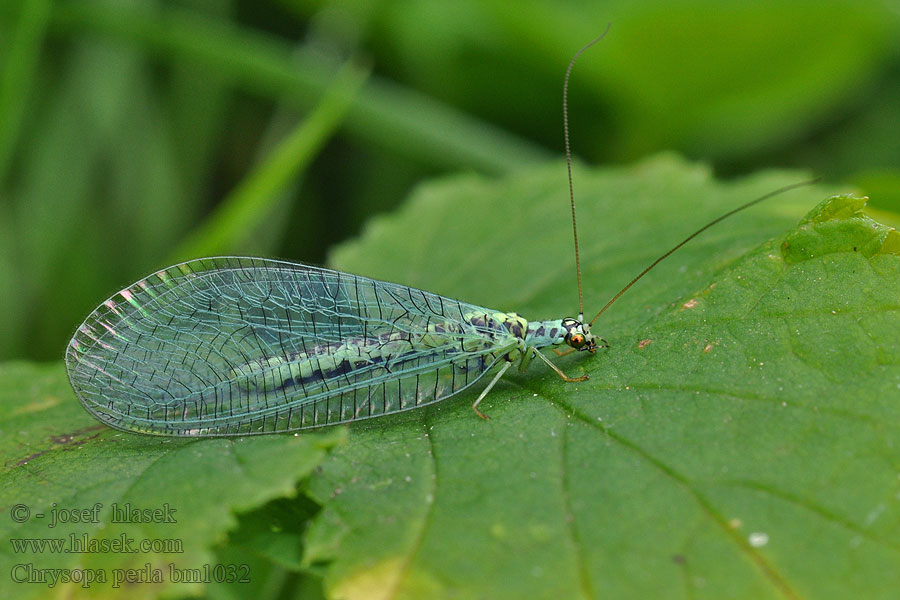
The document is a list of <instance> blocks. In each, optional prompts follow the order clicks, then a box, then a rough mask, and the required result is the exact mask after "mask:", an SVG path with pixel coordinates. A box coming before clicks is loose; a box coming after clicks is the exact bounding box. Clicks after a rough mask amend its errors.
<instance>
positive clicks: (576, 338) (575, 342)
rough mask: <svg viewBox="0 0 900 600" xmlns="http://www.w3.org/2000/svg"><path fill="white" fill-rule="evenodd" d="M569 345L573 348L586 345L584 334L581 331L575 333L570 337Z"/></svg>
mask: <svg viewBox="0 0 900 600" xmlns="http://www.w3.org/2000/svg"><path fill="white" fill-rule="evenodd" d="M569 345H570V346H572V347H573V348H581V347H582V346H584V335H582V334H580V333H573V334H572V336H571V337H570V338H569Z"/></svg>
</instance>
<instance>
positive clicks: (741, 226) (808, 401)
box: [305, 156, 900, 598]
mask: <svg viewBox="0 0 900 600" xmlns="http://www.w3.org/2000/svg"><path fill="white" fill-rule="evenodd" d="M575 177H576V179H575V182H576V192H577V195H578V199H579V203H580V204H579V210H580V214H579V224H580V227H581V229H580V237H581V241H582V268H583V271H584V289H585V298H586V303H587V306H586V310H587V312H588V313H589V314H590V313H591V311H596V310H597V309H598V308H599V306H600V305H601V304H602V302H603V301H604V300H605V299H606V298H607V297H609V296H611V295H612V294H613V293H615V291H616V290H618V289H619V288H620V287H621V286H623V285H624V284H625V283H627V282H628V280H629V279H630V278H631V277H632V276H633V275H634V274H635V273H637V272H639V271H640V269H641V268H642V267H643V266H645V265H647V264H649V263H650V262H651V261H652V260H653V259H654V258H655V257H656V256H658V255H659V254H661V253H662V252H663V251H665V250H667V249H668V248H669V247H671V246H673V245H674V244H675V243H677V242H678V241H679V240H680V239H682V238H684V237H685V236H686V235H687V234H689V233H690V232H691V231H692V230H694V229H696V228H697V227H699V226H700V225H702V224H703V223H704V222H706V221H708V220H710V219H711V218H713V217H715V216H717V215H719V214H721V213H723V212H725V211H726V210H728V209H730V208H733V207H734V206H737V205H738V204H740V203H742V202H746V201H748V200H750V199H752V198H754V197H757V196H760V195H762V194H764V193H766V192H769V191H771V190H773V189H776V188H778V187H780V186H783V185H785V184H788V183H794V182H797V181H802V180H803V179H805V178H806V175H805V174H798V173H784V172H781V173H776V172H770V173H764V174H760V175H758V176H754V177H751V178H747V179H743V180H740V181H736V182H732V183H721V182H717V181H715V180H714V179H712V178H711V176H710V174H709V172H708V171H707V170H705V169H704V168H702V167H698V166H695V165H689V164H685V163H683V162H682V161H680V160H678V159H675V158H672V157H666V156H663V157H657V158H656V159H654V160H651V161H647V162H644V163H640V164H638V165H635V166H634V167H631V168H627V169H604V170H593V171H588V170H586V169H583V168H580V167H579V168H576V175H575ZM832 193H833V190H830V189H828V190H826V189H825V188H824V187H821V186H816V187H808V188H803V189H800V190H795V191H792V192H790V193H788V194H784V195H781V196H778V197H777V198H775V199H772V200H770V201H768V202H767V203H765V204H763V205H760V206H758V207H754V208H753V209H751V210H749V211H747V212H744V213H742V214H740V215H738V216H735V217H733V218H731V219H729V220H728V221H726V222H725V223H723V224H722V225H719V226H717V227H716V228H714V229H712V230H710V231H709V232H706V233H704V234H703V235H702V236H700V237H699V238H698V239H696V240H694V241H693V242H691V243H690V244H689V245H688V246H686V247H685V248H684V249H683V250H681V251H679V252H678V253H677V254H675V255H674V256H673V257H672V258H670V259H668V260H667V261H665V262H663V263H662V264H661V265H660V266H659V267H658V268H657V269H656V270H654V271H653V272H652V273H651V274H650V275H648V277H647V278H645V279H644V280H642V281H641V282H640V283H639V284H637V285H636V286H635V287H634V288H632V290H631V291H629V292H628V294H626V295H625V296H623V297H622V299H621V300H620V301H619V302H618V303H617V304H616V305H615V306H614V307H613V308H612V309H611V310H610V311H609V312H607V313H605V314H604V316H603V317H602V319H601V320H599V321H598V322H597V324H596V325H595V326H594V332H595V333H600V334H601V335H603V336H604V337H605V338H606V339H607V340H609V342H610V345H611V347H610V349H609V350H608V351H605V352H598V353H597V355H595V356H590V355H587V356H582V355H572V356H568V357H565V358H556V357H554V356H553V355H552V354H550V356H551V357H552V358H554V361H555V362H556V363H557V364H558V365H559V366H560V367H561V368H562V369H563V370H564V371H565V372H566V373H568V374H569V375H571V376H576V375H580V374H583V373H586V374H589V375H590V376H591V379H590V380H589V381H587V382H582V383H575V384H566V383H564V382H562V381H560V380H559V378H558V377H557V376H556V375H554V374H553V373H552V372H549V370H548V369H546V368H544V367H542V365H541V364H540V363H539V362H537V361H535V362H534V363H532V367H531V369H530V370H529V372H527V373H524V374H513V375H508V376H507V377H506V378H504V380H503V381H501V383H500V384H498V385H497V387H496V388H495V389H494V390H493V391H492V392H491V394H490V395H489V396H488V397H487V398H486V399H485V401H484V402H483V403H482V405H481V408H483V409H484V410H485V411H486V412H487V413H488V414H489V415H490V417H491V420H490V421H487V422H484V421H482V420H480V419H478V418H477V417H476V416H475V415H474V414H473V413H472V411H471V408H470V405H471V402H472V401H473V400H474V397H475V394H476V393H477V392H472V393H467V394H463V395H461V396H460V397H458V398H455V399H451V400H449V401H447V402H444V403H441V404H439V405H437V406H434V407H430V408H427V409H423V410H420V411H413V412H411V413H405V414H403V415H399V416H395V417H387V418H383V419H379V420H377V421H373V422H367V423H360V424H358V425H357V426H355V427H353V428H352V429H351V437H350V440H349V443H348V444H346V445H345V446H343V447H341V448H340V449H339V450H338V451H336V452H335V453H333V454H332V455H331V456H330V457H329V459H327V460H326V462H325V465H324V469H323V472H322V474H321V476H320V477H317V478H314V479H313V480H312V481H311V483H310V489H309V493H310V494H311V495H312V497H314V498H315V499H316V500H318V501H319V502H320V503H322V504H323V505H324V510H323V511H322V513H321V514H320V515H319V517H318V518H317V520H316V522H315V525H314V527H313V529H312V530H311V531H310V533H309V535H308V536H307V546H306V547H307V554H306V556H305V560H306V562H307V564H310V565H321V566H322V567H323V568H324V569H325V588H326V591H327V594H328V596H329V597H333V598H426V597H427V598H449V597H453V598H523V597H527V598H590V597H614V598H648V597H653V598H670V597H671V598H677V597H697V598H722V597H744V598H801V597H815V598H846V597H850V596H856V597H866V598H889V597H893V596H894V595H895V594H896V590H897V589H900V571H898V570H897V569H896V565H897V561H898V558H900V544H898V542H897V540H898V539H900V537H898V534H900V527H898V526H900V502H898V498H900V478H898V472H900V458H898V455H897V453H896V448H897V447H898V445H900V431H898V423H900V343H898V341H897V340H898V339H900V293H898V292H900V257H898V256H897V254H896V252H897V245H896V240H897V233H896V232H895V231H893V230H890V229H888V228H885V227H884V226H880V225H878V224H877V223H875V222H874V221H871V220H868V219H867V218H866V217H865V216H864V215H863V214H862V212H861V210H862V204H863V201H862V200H860V199H857V198H854V197H852V196H835V197H832V198H830V199H828V200H826V201H825V202H822V200H823V198H827V197H828V196H831V195H832ZM565 205H566V199H565V170H564V166H563V165H561V164H555V165H551V166H548V167H547V168H544V169H537V170H535V171H533V172H531V173H530V174H528V175H524V176H519V177H515V178H510V179H506V180H503V181H499V182H490V181H486V180H484V179H481V178H477V177H457V178H454V179H451V180H448V181H445V182H443V183H437V184H431V185H428V186H425V187H423V188H422V189H421V190H419V192H418V193H417V194H416V195H415V197H414V198H413V199H412V200H411V201H410V202H409V203H408V204H407V205H406V207H405V208H404V209H403V210H402V211H400V212H399V213H397V214H395V215H391V216H388V217H384V218H381V219H376V220H374V221H373V222H372V223H371V225H370V227H369V228H368V230H367V232H366V233H365V235H364V236H363V237H362V239H361V240H359V241H358V242H356V243H352V244H348V245H345V246H344V247H342V248H340V249H339V250H338V251H337V252H335V253H334V255H333V261H332V262H333V264H334V266H336V267H338V268H341V269H343V270H347V271H350V272H357V273H361V274H365V275H367V276H373V277H379V278H383V279H387V280H393V281H398V282H402V283H405V284H409V285H415V286H417V287H422V288H425V289H429V290H432V291H436V292H438V293H442V294H445V295H448V296H451V297H457V298H460V299H463V300H466V301H470V302H475V303H478V304H482V305H485V306H490V307H493V308H497V309H500V310H516V311H518V312H520V313H522V314H523V315H525V316H526V317H527V318H532V319H542V318H551V317H557V318H558V317H563V316H569V315H573V314H574V313H575V312H576V306H577V305H576V295H575V290H574V269H573V266H572V259H571V239H570V235H571V233H570V231H571V230H570V229H569V227H570V225H568V224H567V223H566V220H567V215H566V207H565ZM816 205H818V207H817V208H815V209H814V210H813V211H812V212H811V213H810V212H809V211H810V209H812V208H813V207H815V206H816ZM806 213H809V214H808V215H807V217H806V218H803V219H802V220H801V218H802V217H803V215H804V214H806ZM798 221H799V225H798ZM854 247H855V248H856V250H854Z"/></svg>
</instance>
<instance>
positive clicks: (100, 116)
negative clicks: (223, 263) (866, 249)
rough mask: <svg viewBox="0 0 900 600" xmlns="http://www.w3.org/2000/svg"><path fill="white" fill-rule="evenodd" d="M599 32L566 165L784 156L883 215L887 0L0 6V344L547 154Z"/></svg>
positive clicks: (295, 254)
mask: <svg viewBox="0 0 900 600" xmlns="http://www.w3.org/2000/svg"><path fill="white" fill-rule="evenodd" d="M607 23H612V29H611V30H610V33H609V35H608V36H607V38H606V39H605V40H604V41H603V42H602V43H601V45H600V46H598V47H596V48H594V49H593V50H592V51H591V52H590V53H589V54H587V55H586V56H585V57H584V58H583V59H582V60H581V62H580V63H579V64H578V67H577V68H576V69H575V74H574V78H573V83H572V88H571V90H570V116H571V120H572V123H571V125H572V132H573V144H574V148H575V152H576V154H578V155H579V156H580V157H581V158H583V159H584V160H585V161H588V162H590V163H593V164H613V163H625V162H629V161H632V160H635V159H637V158H639V157H642V156H645V155H647V154H652V153H655V152H658V151H661V150H675V151H678V152H680V153H682V154H684V155H686V156H688V157H690V158H692V159H697V160H702V161H707V162H709V163H711V164H712V165H713V166H714V168H715V170H716V172H717V173H718V174H719V175H720V176H724V177H733V176H739V175H741V174H744V173H748V172H752V171H754V170H756V169H759V168H763V167H771V166H792V167H801V168H803V169H806V170H809V171H812V172H815V173H817V174H820V175H822V176H824V177H825V178H826V179H827V180H829V181H833V182H838V183H846V184H848V185H851V186H853V189H856V190H859V191H863V192H866V193H869V194H871V195H872V196H873V198H872V200H873V203H874V205H875V207H876V208H882V209H888V210H894V211H897V210H898V207H900V192H898V189H900V185H898V184H900V170H898V168H897V167H898V156H900V44H898V39H900V35H898V34H900V4H898V3H897V2H896V1H888V0H884V1H877V0H870V1H829V0H816V1H814V2H806V1H796V0H794V1H776V0H760V1H756V2H752V3H751V2H737V1H735V2H727V1H704V0H675V1H672V0H628V1H624V0H623V1H610V2H577V1H574V0H568V1H560V0H552V1H551V0H531V1H521V2H502V1H495V0H454V1H453V2H447V1H446V0H416V1H394V2H387V1H379V0H360V1H349V0H348V1H327V0H320V1H317V0H271V1H267V2H265V1H253V0H181V1H178V2H175V1H172V2H164V1H155V2H154V1H149V0H107V1H100V0H82V1H62V0H56V1H51V0H5V1H4V2H0V315H2V320H0V359H9V358H14V357H27V358H32V359H56V358H59V357H61V355H62V353H63V348H64V346H65V343H66V341H67V339H68V338H69V336H70V335H71V334H72V332H73V331H74V329H75V327H76V326H77V325H78V323H80V322H81V320H82V319H83V318H84V317H85V316H86V315H87V313H88V312H89V311H90V310H92V309H93V308H94V307H95V306H96V305H97V304H99V303H100V302H101V301H102V300H103V299H104V298H106V297H108V296H110V295H111V294H113V293H114V292H115V291H117V290H118V289H120V288H122V287H124V286H125V285H128V284H130V283H132V282H133V281H134V280H136V279H138V278H140V277H142V276H144V275H146V274H147V273H149V272H152V271H154V270H156V269H158V268H161V267H163V266H167V265H168V264H169V263H171V262H173V261H176V260H182V259H187V258H192V257H195V256H197V255H200V254H221V253H240V254H243V253H247V254H257V255H268V256H277V257H282V258H289V259H295V260H302V261H306V262H313V263H321V262H324V261H325V260H326V255H327V251H328V248H329V247H330V246H332V245H333V244H335V243H338V242H340V241H341V240H343V239H346V238H347V237H349V236H352V235H354V234H355V233H357V232H358V231H359V230H360V228H361V227H362V225H363V224H364V222H365V220H366V219H367V218H368V217H369V216H371V215H373V214H376V213H379V212H383V211H387V210H390V209H391V208H392V207H394V206H396V205H397V204H398V203H399V202H401V201H402V200H403V198H404V197H405V196H406V195H407V194H408V192H409V191H410V189H411V187H412V186H414V185H415V184H416V183H417V182H420V181H423V180H424V179H427V178H431V177H435V176H439V175H441V174H445V173H453V172H458V171H475V172H481V173H485V174H487V175H500V174H504V173H511V172H514V171H515V170H517V169H525V168H529V167H531V166H533V165H535V164H536V163H538V162H541V161H544V160H548V159H551V160H552V159H558V157H559V156H560V155H561V148H562V126H561V108H560V102H561V85H562V79H563V74H564V71H565V67H566V64H567V63H568V60H569V58H570V57H571V56H572V54H573V53H574V52H575V51H576V50H577V49H578V48H579V47H580V46H582V45H583V44H584V43H586V42H587V41H589V40H590V39H592V38H593V37H595V36H596V35H598V34H599V33H600V32H601V31H602V30H603V29H604V27H605V26H606V24H607ZM576 187H577V174H576ZM566 195H567V191H566V188H565V174H564V172H561V173H560V210H565V198H566ZM581 201H582V202H585V201H589V199H584V198H582V199H581ZM660 201H661V202H664V201H665V198H664V197H661V198H660ZM686 217H687V216H686ZM525 242H526V241H525V240H523V243H525Z"/></svg>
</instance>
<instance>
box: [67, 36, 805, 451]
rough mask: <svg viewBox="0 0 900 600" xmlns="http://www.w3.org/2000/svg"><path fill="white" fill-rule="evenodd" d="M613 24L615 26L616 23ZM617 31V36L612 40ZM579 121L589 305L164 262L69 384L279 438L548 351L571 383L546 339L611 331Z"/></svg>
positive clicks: (246, 263)
mask: <svg viewBox="0 0 900 600" xmlns="http://www.w3.org/2000/svg"><path fill="white" fill-rule="evenodd" d="M607 30H608V27H607ZM605 34H606V32H604V34H603V35H605ZM603 35H601V36H600V37H598V38H597V39H595V40H594V41H592V42H591V43H590V44H588V45H586V46H585V47H584V48H582V49H581V50H579V51H578V52H577V53H576V54H575V56H574V57H573V59H572V62H571V63H570V64H569V67H568V69H567V71H566V77H565V83H564V87H563V123H564V133H565V146H566V158H567V161H568V169H569V193H570V201H571V208H572V219H573V220H572V224H573V232H574V238H575V262H576V273H577V281H578V301H579V314H578V317H577V318H572V317H567V318H562V319H551V320H546V321H527V320H525V319H524V318H523V317H521V316H519V315H518V314H516V313H508V312H502V311H497V310H492V309H489V308H485V307H481V306H476V305H474V304H468V303H465V302H461V301H459V300H453V299H450V298H446V297H443V296H439V295H438V294H433V293H430V292H426V291H422V290H418V289H414V288H411V287H407V286H405V285H400V284H396V283H388V282H384V281H377V280H374V279H369V278H366V277H361V276H358V275H350V274H347V273H342V272H339V271H333V270H330V269H324V268H319V267H313V266H309V265H303V264H296V263H290V262H282V261H277V260H269V259H263V258H249V257H236V256H230V257H215V258H201V259H197V260H192V261H188V262H185V263H181V264H178V265H175V266H172V267H169V268H166V269H162V270H160V271H157V272H156V273H153V274H152V275H149V276H148V277H145V278H144V279H141V280H140V281H138V282H136V283H134V284H132V285H130V286H128V287H127V288H125V289H123V290H121V291H120V292H118V293H116V294H115V295H113V296H112V297H111V298H109V299H108V300H106V301H105V302H103V303H102V304H101V305H100V306H99V307H97V308H96V309H95V310H94V311H93V312H92V313H91V314H90V315H89V316H88V317H87V319H85V321H84V323H82V324H81V326H80V327H79V328H78V330H77V331H76V333H75V335H74V336H73V337H72V340H71V341H70V342H69V345H68V347H67V349H66V367H67V370H68V373H69V380H70V381H71V384H72V387H73V388H74V390H75V393H76V394H77V395H78V397H79V399H80V400H81V403H82V404H83V405H84V407H85V408H86V409H87V410H88V412H90V413H91V414H92V415H94V416H95V417H96V418H97V419H99V420H100V421H102V422H103V423H106V424H107V425H110V426H112V427H114V428H117V429H121V430H124V431H129V432H137V433H146V434H154V435H172V436H229V435H248V434H261V433H276V432H286V431H295V430H301V429H310V428H316V427H321V426H325V425H334V424H338V423H347V422H350V421H356V420H360V419H366V418H371V417H377V416H381V415H387V414H391V413H396V412H400V411H405V410H409V409H413V408H416V407H420V406H425V405H428V404H432V403H434V402H438V401H440V400H443V399H445V398H449V397H451V396H453V395H456V394H458V393H460V392H462V391H463V390H466V389H468V388H470V387H472V386H473V385H474V384H475V383H476V382H478V381H479V380H480V379H481V377H482V376H483V375H485V373H487V372H489V371H491V370H493V369H494V368H495V367H499V369H498V370H497V372H496V374H495V376H494V377H493V379H491V381H490V383H488V385H487V386H486V387H485V388H484V389H483V390H482V392H481V394H480V395H479V396H478V398H477V399H476V400H475V402H474V403H473V405H472V408H473V409H474V410H475V412H476V413H477V414H478V415H479V416H482V417H484V418H487V417H486V416H485V415H484V414H483V413H481V412H480V411H479V410H478V404H479V403H480V402H481V400H482V399H483V398H484V397H485V396H486V395H487V393H488V392H489V391H490V390H491V388H493V386H494V385H495V384H496V383H497V381H499V379H500V378H501V377H502V376H503V375H504V374H505V373H506V371H507V369H509V368H510V366H512V365H513V364H518V365H519V369H520V370H522V371H524V370H525V369H526V368H527V367H528V365H529V363H530V362H531V361H532V360H533V359H534V358H539V359H540V360H542V361H543V362H544V363H546V364H547V365H549V366H550V367H551V368H552V369H553V370H554V371H555V372H556V373H557V374H558V375H559V376H560V377H561V378H563V379H564V380H566V381H583V380H585V379H587V376H586V375H585V376H582V377H575V378H570V377H567V376H566V375H565V374H564V373H563V372H562V371H561V370H560V369H559V368H558V367H556V366H555V365H554V364H553V363H552V362H551V361H550V360H549V359H548V358H547V357H546V356H544V354H543V353H541V352H540V350H541V349H542V348H547V347H553V346H562V345H566V346H568V351H567V352H572V351H576V350H577V351H587V352H591V353H593V352H595V351H596V350H597V348H598V347H604V346H607V344H606V342H605V341H604V340H602V339H601V338H599V337H598V336H596V335H594V334H593V333H592V332H591V326H592V325H593V323H594V321H596V319H597V318H598V317H599V316H600V315H601V314H603V312H605V311H606V309H607V308H609V306H610V305H612V304H613V303H614V302H615V301H616V300H617V299H618V298H619V297H620V296H621V295H622V294H623V293H625V291H627V290H628V289H629V288H630V287H631V286H632V285H633V284H634V283H635V282H637V281H638V280H639V279H640V278H641V277H643V276H644V275H645V274H646V273H647V272H648V271H649V270H650V269H652V268H653V267H655V266H656V265H657V264H658V263H659V262H660V261H662V260H663V259H665V258H666V257H668V256H669V255H670V254H672V253H673V252H675V250H677V249H678V248H680V247H681V246H682V245H684V244H685V243H687V242H688V241H689V240H691V239H693V237H695V236H696V235H698V234H699V233H701V232H702V231H704V230H705V229H707V228H708V227H711V226H712V225H714V224H715V223H718V222H719V221H721V220H722V219H724V218H726V217H728V216H730V215H732V214H734V213H736V212H738V211H740V210H743V209H745V208H748V207H749V206H752V205H753V204H756V203H758V202H761V201H762V200H765V199H766V198H769V197H771V196H773V195H775V194H777V193H780V192H783V191H786V190H787V189H791V188H793V187H797V185H804V184H797V185H794V186H788V187H786V188H782V189H781V190H778V191H776V192H772V193H771V194H767V195H766V196H763V197H762V198H758V199H756V200H754V201H752V202H748V203H747V204H745V205H743V206H741V207H739V208H737V209H734V210H733V211H731V212H729V213H727V214H725V215H723V216H722V217H719V218H718V219H716V220H715V221H712V222H711V223H708V224H707V225H705V226H704V227H703V228H701V229H699V230H698V231H696V232H695V233H694V234H692V235H691V236H689V237H688V238H686V239H685V240H684V241H682V242H681V243H680V244H678V245H677V246H675V247H674V248H672V249H671V250H669V251H668V252H667V253H665V254H664V255H662V256H661V257H660V258H659V259H657V260H656V261H655V262H654V263H653V264H651V265H650V266H649V267H647V268H646V269H645V270H644V271H642V272H641V273H640V274H639V275H638V276H637V277H635V278H634V279H633V280H632V281H631V282H630V283H629V284H628V285H627V286H625V287H624V288H623V289H622V290H621V291H620V292H619V293H618V294H616V295H615V296H614V297H613V298H612V299H611V300H610V301H609V302H608V303H607V304H606V305H605V306H604V307H603V308H602V309H601V310H600V312H598V313H597V315H596V316H595V317H594V318H593V319H591V320H590V321H585V319H584V316H583V312H584V311H583V308H582V307H583V302H582V293H581V272H580V266H579V257H578V235H577V229H576V228H575V201H574V193H573V188H572V169H571V159H570V157H571V153H570V150H569V133H568V116H567V114H566V103H567V102H566V93H567V90H568V81H569V75H570V73H571V70H572V66H573V65H574V63H575V60H576V59H577V58H578V56H579V55H580V54H581V53H582V52H583V51H584V50H586V49H587V48H589V47H590V46H592V45H593V44H595V43H596V42H598V41H599V40H600V39H602V37H603Z"/></svg>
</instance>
